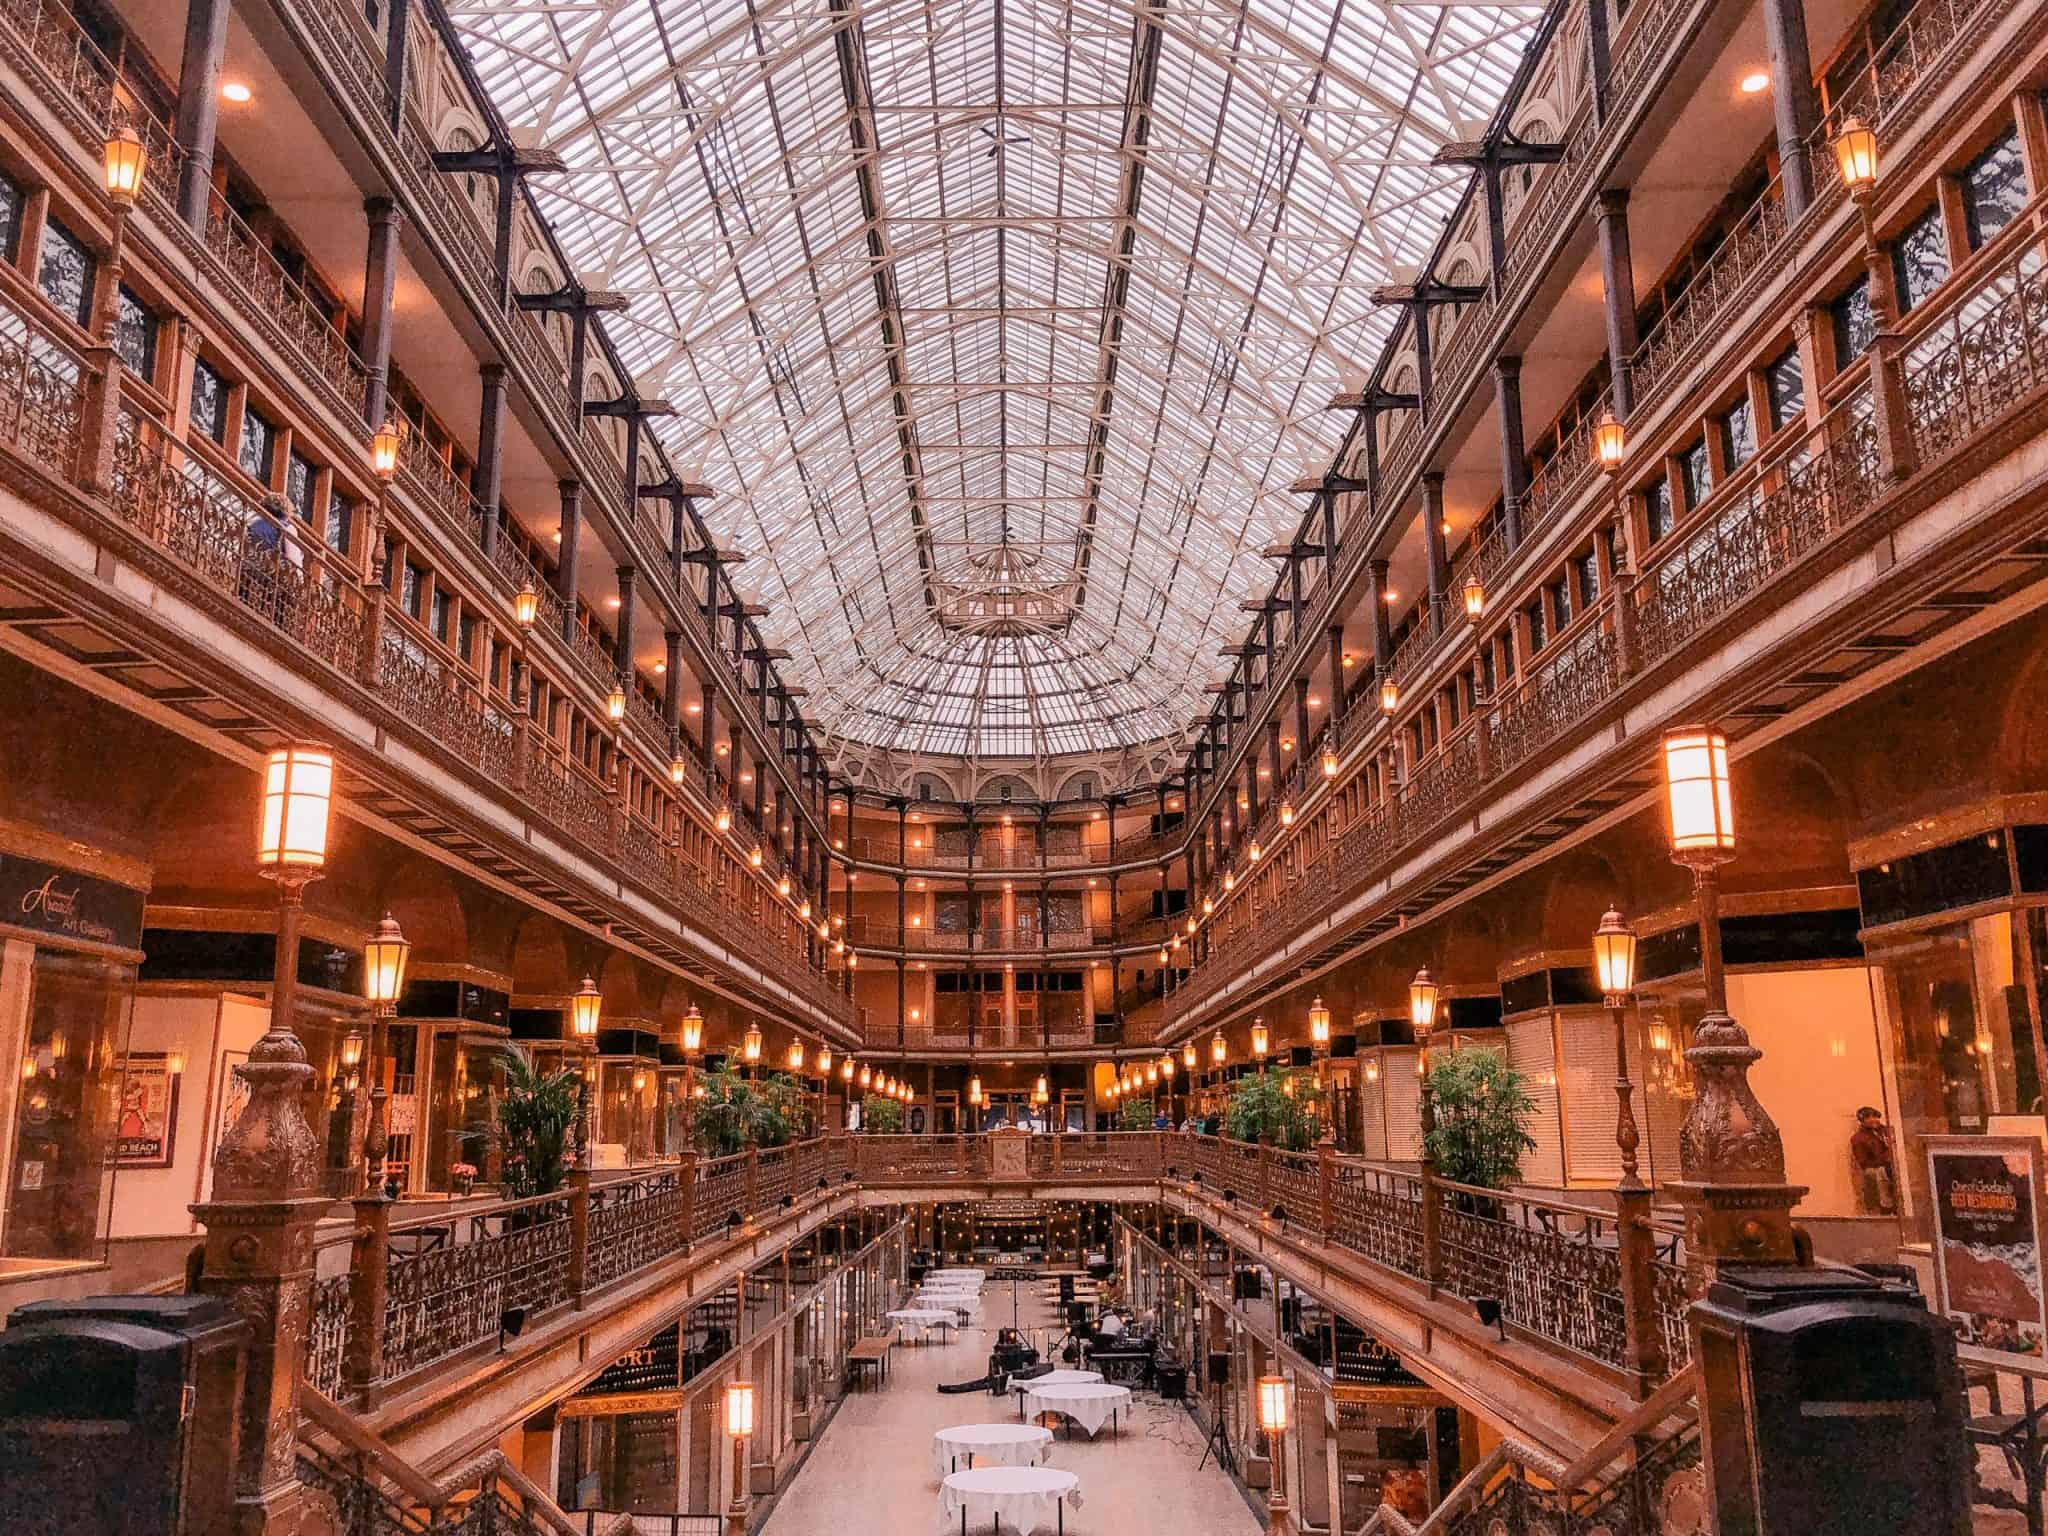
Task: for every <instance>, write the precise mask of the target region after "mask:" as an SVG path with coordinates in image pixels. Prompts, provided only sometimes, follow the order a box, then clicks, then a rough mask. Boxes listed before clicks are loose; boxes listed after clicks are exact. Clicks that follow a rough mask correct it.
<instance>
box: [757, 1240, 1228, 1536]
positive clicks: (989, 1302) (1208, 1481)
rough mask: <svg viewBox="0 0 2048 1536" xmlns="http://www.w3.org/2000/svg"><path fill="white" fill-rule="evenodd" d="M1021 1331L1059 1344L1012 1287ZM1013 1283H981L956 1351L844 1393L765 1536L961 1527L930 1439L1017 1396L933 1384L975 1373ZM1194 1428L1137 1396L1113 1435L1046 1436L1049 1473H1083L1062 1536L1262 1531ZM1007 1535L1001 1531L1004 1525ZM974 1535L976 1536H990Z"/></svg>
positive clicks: (992, 1416)
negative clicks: (973, 1322) (974, 1323)
mask: <svg viewBox="0 0 2048 1536" xmlns="http://www.w3.org/2000/svg"><path fill="white" fill-rule="evenodd" d="M1017 1291H1018V1295H1019V1297H1020V1298H1021V1300H1020V1304H1019V1308H1018V1319H1019V1322H1020V1323H1021V1324H1022V1325H1023V1326H1024V1327H1025V1328H1026V1330H1027V1331H1029V1332H1030V1334H1031V1337H1032V1342H1033V1343H1035V1344H1037V1345H1038V1346H1039V1348H1040V1349H1044V1348H1046V1347H1047V1345H1048V1344H1049V1343H1050V1341H1051V1340H1052V1339H1053V1338H1055V1337H1057V1336H1058V1330H1057V1329H1056V1328H1054V1327H1053V1326H1052V1317H1051V1311H1050V1309H1049V1308H1046V1307H1043V1306H1041V1305H1039V1304H1038V1303H1037V1301H1036V1300H1035V1299H1034V1298H1033V1297H1032V1296H1031V1295H1030V1291H1031V1287H1029V1286H1026V1285H1020V1286H1018V1287H1017ZM1010 1317H1011V1309H1010V1286H1009V1284H1008V1282H1004V1283H1002V1284H997V1283H995V1282H993V1281H991V1282H990V1284H989V1286H988V1289H987V1291H986V1293H985V1294H984V1297H983V1301H982V1308H981V1317H980V1322H981V1324H982V1326H979V1327H974V1328H967V1329H963V1330H961V1331H960V1332H959V1333H958V1334H956V1335H955V1336H954V1338H953V1339H952V1341H951V1342H949V1343H945V1344H938V1343H931V1344H924V1345H917V1344H907V1345H898V1346H897V1348H896V1349H895V1351H894V1355H893V1358H892V1359H891V1361H890V1364H889V1383H888V1385H887V1386H886V1387H883V1388H882V1389H881V1390H879V1391H872V1390H869V1391H861V1392H856V1393H853V1394H851V1395H850V1396H848V1397H847V1398H846V1400H845V1401H844V1402H843V1403H842V1404H841V1405H840V1408H839V1411H838V1412H837V1413H836V1414H835V1415H834V1416H833V1418H832V1422H831V1423H830V1424H829V1425H828V1426H827V1427H826V1429H825V1432H824V1435H823V1436H822V1437H821V1438H820V1440H819V1441H818V1443H817V1444H816V1445H815V1446H813V1447H812V1449H811V1454H810V1456H809V1457H808V1458H807V1459H806V1460H805V1462H804V1464H803V1466H802V1467H801V1468H800V1469H799V1470H798V1472H797V1474H796V1476H795V1478H794V1479H792V1480H791V1482H790V1483H789V1485H788V1486H787V1487H786V1488H785V1489H784V1490H783V1492H782V1496H781V1498H780V1499H779V1500H778V1501H777V1502H776V1505H775V1508H774V1510H773V1512H772V1513H771V1514H770V1515H769V1517H768V1522H767V1524H766V1526H765V1527H763V1532H764V1536H925V1533H930V1536H940V1533H942V1532H944V1531H952V1532H957V1531H958V1530H959V1524H958V1520H957V1517H956V1518H955V1520H954V1521H953V1522H952V1523H950V1524H949V1523H947V1522H946V1521H944V1520H943V1519H942V1518H941V1516H940V1513H939V1485H938V1481H937V1479H936V1478H934V1477H933V1476H932V1455H931V1452H932V1435H933V1433H934V1432H935V1431H937V1430H940V1429H943V1428H945V1427H946V1426H947V1425H950V1424H979V1423H987V1422H990V1421H994V1420H1007V1421H1008V1422H1010V1423H1015V1422H1016V1418H1017V1406H1016V1399H1015V1398H1014V1397H1004V1398H1001V1399H997V1398H992V1397H990V1396H989V1395H988V1394H987V1393H985V1392H979V1393H972V1394H963V1395H960V1396H941V1395H940V1394H939V1393H938V1392H937V1391H936V1390H935V1388H936V1387H937V1386H938V1384H939V1383H940V1382H958V1381H966V1380H969V1379H970V1378H973V1377H976V1376H979V1375H980V1374H981V1373H982V1372H983V1371H984V1370H985V1369H986V1368H987V1363H988V1352H989V1346H990V1344H991V1343H992V1342H993V1340H994V1337H995V1329H996V1328H997V1327H998V1326H1002V1325H1006V1324H1008V1323H1009V1321H1010ZM1202 1447H1203V1437H1202V1431H1201V1429H1200V1428H1199V1427H1198V1426H1197V1425H1196V1423H1195V1421H1194V1420H1193V1419H1192V1418H1190V1417H1189V1416H1188V1414H1187V1412H1186V1410H1184V1409H1183V1408H1182V1407H1181V1406H1180V1405H1179V1404H1178V1403H1163V1402H1161V1401H1160V1400H1159V1399H1158V1398H1157V1397H1155V1396H1153V1395H1152V1394H1151V1393H1149V1392H1140V1393H1138V1394H1137V1395H1136V1397H1135V1399H1134V1401H1133V1403H1132V1406H1131V1410H1130V1412H1129V1414H1128V1415H1127V1416H1125V1418H1124V1421H1123V1423H1122V1425H1121V1428H1120V1432H1119V1434H1118V1435H1117V1436H1116V1437H1114V1438H1112V1437H1111V1435H1110V1432H1109V1429H1108V1427H1107V1426H1105V1427H1104V1429H1103V1432H1102V1435H1101V1437H1100V1438H1099V1439H1097V1440H1095V1441H1093V1442H1091V1441H1090V1440H1089V1439H1088V1437H1087V1435H1086V1433H1085V1432H1082V1431H1077V1432H1076V1433H1075V1435H1074V1438H1073V1439H1072V1440H1069V1439H1068V1438H1067V1431H1066V1429H1065V1428H1064V1427H1062V1428H1060V1429H1058V1430H1057V1431H1056V1432H1055V1439H1054V1444H1053V1448H1052V1454H1051V1456H1050V1457H1049V1458H1047V1462H1046V1464H1047V1465H1048V1466H1053V1467H1059V1468H1061V1469H1063V1470H1065V1471H1068V1472H1073V1473H1076V1474H1078V1475H1079V1477H1080V1479H1081V1497H1082V1501H1083V1502H1082V1505H1081V1508H1080V1509H1079V1510H1071V1509H1070V1510H1069V1511H1068V1512H1067V1520H1066V1531H1067V1536H1131V1533H1133V1532H1155V1533H1161V1536H1258V1533H1260V1532H1261V1531H1263V1529H1264V1526H1263V1524H1262V1523H1261V1522H1260V1521H1259V1520H1258V1519H1256V1518H1255V1517H1254V1516H1253V1514H1252V1512H1251V1509H1250V1507H1249V1506H1248V1505H1247V1504H1246V1503H1245V1498H1244V1495H1243V1493H1241V1492H1240V1491H1239V1489H1238V1487H1237V1485H1236V1484H1235V1483H1234V1482H1232V1481H1231V1479H1230V1478H1229V1476H1228V1475H1227V1474H1225V1473H1224V1472H1223V1471H1222V1470H1221V1469H1220V1468H1218V1467H1217V1465H1216V1463H1215V1461H1214V1460H1213V1459H1212V1460H1211V1461H1210V1462H1209V1464H1208V1465H1207V1466H1205V1467H1203V1468H1201V1470H1200V1471H1197V1470H1196V1465H1197V1463H1198V1462H1200V1461H1201V1459H1202ZM1003 1529H1004V1531H1005V1533H1007V1532H1008V1531H1009V1527H1008V1526H1007V1525H1005V1526H1004V1528H1003ZM987 1531H988V1527H987V1526H986V1525H982V1526H979V1527H977V1528H975V1529H974V1531H973V1532H972V1533H971V1536H986V1533H987Z"/></svg>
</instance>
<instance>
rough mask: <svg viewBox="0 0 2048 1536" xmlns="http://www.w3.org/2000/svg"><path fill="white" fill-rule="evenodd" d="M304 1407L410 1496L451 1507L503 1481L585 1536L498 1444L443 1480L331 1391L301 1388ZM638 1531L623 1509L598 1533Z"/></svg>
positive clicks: (553, 1524) (534, 1510) (549, 1517)
mask: <svg viewBox="0 0 2048 1536" xmlns="http://www.w3.org/2000/svg"><path fill="white" fill-rule="evenodd" d="M299 1412H300V1414H301V1415H302V1416H303V1417H304V1418H306V1419H307V1420H310V1421H311V1422H312V1423H313V1424H314V1425H315V1426H316V1427H317V1428H319V1429H320V1430H321V1431H322V1432H323V1433H325V1434H328V1435H331V1436H333V1437H334V1438H335V1439H336V1440H338V1441H340V1442H341V1443H342V1444H343V1445H344V1446H346V1447H347V1448H348V1449H349V1450H351V1451H354V1452H355V1453H356V1454H357V1455H359V1456H362V1457H364V1458H365V1459H366V1460H368V1461H369V1462H370V1463H371V1464H372V1465H373V1466H374V1467H375V1468H376V1470H377V1473H378V1475H380V1476H382V1477H384V1478H386V1479H388V1480H389V1481H390V1483H391V1484H392V1486H393V1487H395V1488H397V1489H398V1490H399V1491H400V1492H401V1493H403V1494H404V1495H405V1496H406V1497H407V1498H409V1499H411V1500H413V1501H415V1502H416V1503H419V1504H422V1505H424V1506H426V1507H427V1508H428V1509H430V1510H433V1511H436V1512H438V1511H440V1510H443V1509H446V1508H447V1507H448V1506H449V1505H451V1504H453V1503H455V1502H456V1500H458V1499H460V1498H462V1497H463V1496H464V1495H466V1494H470V1493H473V1492H475V1491H476V1490H477V1489H479V1488H481V1487H482V1486H483V1485H484V1484H485V1482H487V1481H489V1482H497V1483H503V1484H504V1485H505V1486H506V1487H508V1488H510V1489H511V1490H512V1491H513V1493H515V1494H517V1495H518V1497H519V1502H520V1504H521V1505H523V1506H524V1508H525V1511H526V1513H527V1515H528V1516H529V1517H531V1518H532V1519H534V1520H536V1521H537V1522H538V1523H540V1524H542V1525H544V1526H546V1527H547V1528H548V1529H550V1530H552V1531H554V1532H556V1533H557V1536H584V1532H583V1529H582V1527H580V1526H578V1525H577V1524H576V1522H575V1521H573V1520H571V1519H570V1518H569V1516H568V1515H567V1514H566V1513H565V1512H564V1511H563V1509H562V1507H561V1506H560V1505H558V1504H557V1503H555V1501H554V1500H553V1499H551V1498H549V1497H548V1496H547V1494H545V1493H544V1492H542V1491H541V1489H540V1488H539V1487H538V1486H536V1485H535V1483H534V1482H533V1480H532V1479H530V1478H529V1477H527V1475H526V1474H525V1473H524V1472H522V1471H520V1470H519V1468H518V1467H517V1466H515V1465H514V1464H513V1463H512V1462H511V1461H510V1460H508V1459H507V1458H506V1456H505V1453H504V1452H503V1451H500V1450H498V1449H496V1448H495V1447H493V1448H492V1449H491V1450H488V1451H485V1452H484V1453H483V1454H482V1455H480V1456H478V1457H476V1458H475V1459H474V1460H472V1461H468V1462H465V1463H464V1464H463V1465H461V1466H460V1467H457V1468H456V1469H455V1470H454V1471H453V1472H451V1473H449V1474H448V1475H447V1476H446V1477H444V1478H442V1479H440V1480H439V1481H438V1482H437V1481H435V1480H434V1479H432V1478H430V1477H428V1476H427V1475H426V1474H425V1473H424V1472H421V1471H420V1470H419V1469H418V1468H417V1467H415V1466H413V1465H412V1463H411V1462H409V1461H407V1460H406V1459H405V1458H404V1457H403V1456H401V1455H399V1454H398V1452H397V1451H395V1450H393V1449H392V1448H391V1446H390V1445H389V1444H388V1443H387V1442H386V1441H385V1440H384V1439H383V1437H382V1436H380V1435H378V1434H377V1433H376V1432H375V1431H373V1430H369V1429H365V1428H364V1427H363V1426H362V1425H361V1424H359V1423H357V1422H356V1421H355V1419H354V1418H352V1417H351V1416H350V1415H348V1414H347V1413H344V1412H343V1411H342V1410H341V1409H340V1408H339V1407H338V1406H337V1405H336V1404H335V1403H334V1402H333V1401H332V1400H330V1399H329V1398H328V1397H327V1396H326V1395H325V1394H323V1393H321V1392H319V1391H316V1390H315V1389H314V1388H312V1387H309V1386H306V1385H304V1384H303V1383H302V1384H301V1385H300V1387H299ZM634 1530H635V1526H634V1524H633V1517H632V1516H631V1515H626V1514H620V1515H614V1516H613V1517H612V1519H611V1520H610V1521H609V1522H608V1523H607V1524H605V1525H603V1526H600V1527H599V1528H598V1533H597V1536H633V1532H634Z"/></svg>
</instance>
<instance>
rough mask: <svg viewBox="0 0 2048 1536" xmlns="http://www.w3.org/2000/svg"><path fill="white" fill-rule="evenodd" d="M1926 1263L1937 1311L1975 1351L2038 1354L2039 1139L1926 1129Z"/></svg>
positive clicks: (2043, 1316) (2047, 1307) (2042, 1320)
mask: <svg viewBox="0 0 2048 1536" xmlns="http://www.w3.org/2000/svg"><path fill="white" fill-rule="evenodd" d="M1927 1163H1928V1186H1929V1188H1930V1189H1931V1190H1932V1191H1933V1200H1934V1269H1935V1279H1936V1284H1937V1291H1938V1300H1939V1302H1940V1306H1941V1310H1942V1315H1943V1316H1945V1317H1947V1318H1948V1319H1949V1321H1950V1322H1951V1323H1953V1324H1954V1325H1955V1329H1956V1334H1957V1337H1958V1338H1959V1339H1960V1340H1961V1341H1962V1342H1963V1343H1964V1344H1969V1345H1974V1346H1975V1347H1976V1348H1978V1349H1988V1350H1999V1351H2002V1352H2004V1353H2006V1354H2015V1355H2032V1356H2034V1357H2035V1358H2036V1359H2039V1358H2041V1357H2042V1355H2043V1353H2044V1349H2048V1299H2044V1296H2043V1293H2042V1285H2041V1203H2040V1202H2041V1170H2042V1149H2041V1143H2040V1142H2038V1141H2036V1140H2035V1139H2034V1138H2032V1137H2030V1136H2029V1137H2020V1136H1930V1137H1928V1138H1927Z"/></svg>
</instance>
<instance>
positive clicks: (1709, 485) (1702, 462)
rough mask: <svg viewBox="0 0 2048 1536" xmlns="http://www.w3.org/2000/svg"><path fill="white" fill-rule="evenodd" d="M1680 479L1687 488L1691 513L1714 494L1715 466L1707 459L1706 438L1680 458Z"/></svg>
mask: <svg viewBox="0 0 2048 1536" xmlns="http://www.w3.org/2000/svg"><path fill="white" fill-rule="evenodd" d="M1678 478H1679V481H1680V483H1681V484H1682V485H1684V487H1685V505H1686V510H1687V511H1691V510H1692V509H1693V508H1694V507H1696V506H1698V505H1699V504H1700V503H1701V502H1703V501H1705V500H1706V499H1707V497H1708V496H1709V495H1711V494H1712V492H1713V489H1714V465H1713V461H1712V460H1711V459H1709V458H1708V457H1707V444H1706V440H1705V439H1704V438H1702V439H1701V440H1700V441H1699V442H1696V443H1694V444H1693V445H1692V446H1691V447H1690V448H1688V449H1686V450H1685V451H1684V452H1683V453H1681V454H1680V455H1679V456H1678Z"/></svg>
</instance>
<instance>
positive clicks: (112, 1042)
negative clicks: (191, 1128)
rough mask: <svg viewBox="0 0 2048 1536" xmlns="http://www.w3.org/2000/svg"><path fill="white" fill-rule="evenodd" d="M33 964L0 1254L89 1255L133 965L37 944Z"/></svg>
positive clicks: (101, 1227)
mask: <svg viewBox="0 0 2048 1536" xmlns="http://www.w3.org/2000/svg"><path fill="white" fill-rule="evenodd" d="M33 966H34V970H33V974H32V977H31V979H30V991H29V1016H28V1047H27V1052H26V1055H25V1056H24V1058H23V1061H22V1064H21V1067H20V1068H19V1070H20V1071H21V1074H22V1075H21V1079H20V1081H19V1082H18V1083H17V1084H16V1091H17V1092H18V1094H19V1100H18V1102H19V1105H20V1108H19V1110H18V1112H17V1114H16V1117H15V1126H14V1140H13V1145H12V1146H11V1147H9V1148H8V1149H7V1151H8V1153H9V1156H8V1160H7V1165H6V1168H5V1173H6V1177H7V1186H6V1197H5V1209H6V1220H5V1226H4V1233H0V1258H4V1259H95V1258H98V1257H99V1256H100V1241H101V1237H102V1235H103V1233H104V1232H105V1230H106V1223H105V1220H104V1219H103V1215H102V1213H103V1211H104V1210H105V1208H106V1204H107V1202H108V1200H109V1199H110V1198H111V1195H112V1189H111V1180H110V1179H109V1177H108V1174H107V1161H108V1154H109V1151H110V1142H111V1138H112V1136H113V1134H114V1131H115V1127H116V1123H117V1115H118V1113H119V1110H120V1107H121V1104H120V1100H121V1091H120V1090H121V1083H120V1079H119V1078H118V1077H117V1076H116V1075H115V1066H114V1052H115V1050H116V1048H117V1047H118V1046H119V1044H120V1042H121V1041H122V1039H123V1038H124V1036H125V1034H126V1032H127V1026H128V1011H129V1007H130V1004H131V1002H132V999H133V995H134V991H133V989H134V981H135V972H134V969H133V967H130V966H125V965H117V964H114V963H112V962H110V961H106V960H100V959H95V958H91V957H88V956H82V955H69V954H65V953H62V952H60V951H53V950H43V951H39V952H38V953H37V954H36V956H35V959H34V962H33Z"/></svg>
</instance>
